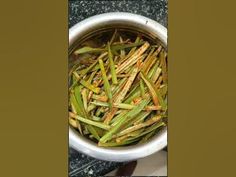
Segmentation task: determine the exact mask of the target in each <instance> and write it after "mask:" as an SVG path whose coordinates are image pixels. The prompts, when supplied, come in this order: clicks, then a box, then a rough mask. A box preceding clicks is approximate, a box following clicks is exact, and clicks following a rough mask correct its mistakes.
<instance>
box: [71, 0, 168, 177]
mask: <svg viewBox="0 0 236 177" xmlns="http://www.w3.org/2000/svg"><path fill="white" fill-rule="evenodd" d="M106 12H130V13H135V14H139V15H143V16H146V17H149V18H151V19H153V20H156V21H157V22H159V23H161V24H162V25H164V26H165V27H167V13H168V12H167V0H136V1H135V0H69V28H70V27H72V26H73V25H75V24H76V23H78V22H80V21H81V20H83V19H85V18H87V17H90V16H94V15H97V14H101V13H106ZM121 165H123V164H122V163H115V162H105V161H100V160H96V159H94V158H92V157H88V156H86V155H84V154H81V153H79V152H77V151H75V150H74V149H72V148H70V151H69V176H70V177H88V176H89V177H98V176H103V175H105V174H107V173H108V172H110V171H112V170H114V169H115V168H118V167H119V166H121Z"/></svg>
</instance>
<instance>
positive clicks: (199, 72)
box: [168, 0, 236, 177]
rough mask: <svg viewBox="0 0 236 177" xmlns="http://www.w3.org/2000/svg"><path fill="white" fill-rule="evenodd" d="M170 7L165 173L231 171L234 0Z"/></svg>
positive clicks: (205, 175)
mask: <svg viewBox="0 0 236 177" xmlns="http://www.w3.org/2000/svg"><path fill="white" fill-rule="evenodd" d="M168 7H169V8H168V13H169V14H168V20H169V21H168V51H169V57H168V59H169V60H168V61H169V92H168V96H169V103H168V106H169V124H168V176H169V177H213V176H214V177H222V176H234V175H235V158H236V141H235V135H236V128H235V127H236V126H235V125H236V116H235V110H236V109H235V105H236V104H235V100H236V69H235V68H236V57H235V46H236V45H235V41H236V33H235V32H236V20H235V17H236V14H235V12H236V11H235V7H236V2H234V1H230V0H225V1H218V0H217V1H210V0H179V1H175V0H168Z"/></svg>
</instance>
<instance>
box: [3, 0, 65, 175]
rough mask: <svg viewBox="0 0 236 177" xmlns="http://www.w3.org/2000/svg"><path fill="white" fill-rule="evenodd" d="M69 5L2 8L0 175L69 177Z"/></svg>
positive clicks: (8, 4)
mask: <svg viewBox="0 0 236 177" xmlns="http://www.w3.org/2000/svg"><path fill="white" fill-rule="evenodd" d="M67 9H68V2H67V1H66V0H65V1H58V0H53V1H48V0H40V1H30V0H21V1H2V2H1V6H0V22H1V27H0V41H1V42H0V45H1V47H0V81H1V84H0V120H1V122H0V169H1V170H0V176H4V177H8V176H11V177H16V176H23V177H28V176H32V177H53V176H57V177H60V176H61V177H65V176H68V170H67V169H68V124H67V120H68V119H67V115H68V113H67V50H68V20H67V19H68V15H67V14H68V11H67Z"/></svg>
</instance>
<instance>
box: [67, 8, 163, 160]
mask: <svg viewBox="0 0 236 177" xmlns="http://www.w3.org/2000/svg"><path fill="white" fill-rule="evenodd" d="M108 23H128V24H130V25H131V26H132V25H133V26H135V27H137V28H141V29H148V32H149V33H152V34H153V35H155V36H156V37H157V38H158V39H159V40H160V41H161V42H162V43H163V45H164V46H165V47H167V29H166V28H165V27H164V26H162V25H161V24H159V23H158V22H156V21H154V20H151V19H149V18H147V17H144V16H141V15H137V14H132V13H127V12H110V13H103V14H99V15H95V16H92V17H89V18H87V19H85V20H83V21H81V22H79V23H77V24H75V25H74V26H72V27H71V28H70V29H69V48H70V47H71V46H72V45H73V44H74V42H75V41H76V40H77V39H78V38H79V36H82V35H84V34H86V33H88V31H92V30H94V29H97V28H99V25H100V26H101V25H104V24H105V25H106V24H108ZM157 135H158V136H155V137H153V138H152V139H151V140H150V141H148V142H146V143H144V144H138V145H132V146H126V147H116V148H107V147H105V148H104V147H99V146H97V145H95V143H93V142H91V141H90V140H87V139H86V138H84V137H82V136H80V135H79V134H78V133H77V132H76V131H75V130H74V129H73V128H71V126H70V125H69V146H71V147H73V148H74V149H76V150H78V151H80V152H82V153H85V154H87V155H89V156H92V157H94V158H97V159H100V160H106V161H116V162H124V161H130V160H135V159H139V158H143V157H146V156H148V155H151V154H153V153H155V152H157V151H160V150H161V149H163V148H164V147H166V146H167V127H165V128H163V129H161V130H160V132H158V134H157Z"/></svg>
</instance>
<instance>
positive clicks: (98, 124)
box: [69, 112, 111, 130]
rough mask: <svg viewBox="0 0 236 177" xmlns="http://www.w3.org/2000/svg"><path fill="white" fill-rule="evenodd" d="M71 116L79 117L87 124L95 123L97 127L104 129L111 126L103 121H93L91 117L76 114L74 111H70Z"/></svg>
mask: <svg viewBox="0 0 236 177" xmlns="http://www.w3.org/2000/svg"><path fill="white" fill-rule="evenodd" d="M69 115H70V117H73V118H75V119H78V120H79V121H81V122H84V123H86V124H89V125H93V126H96V127H99V128H101V129H104V130H109V129H110V128H111V127H110V126H109V125H106V124H104V123H101V122H95V121H92V120H90V119H86V118H83V117H81V116H79V115H76V114H74V113H72V112H70V113H69Z"/></svg>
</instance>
